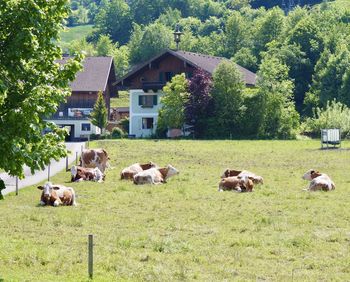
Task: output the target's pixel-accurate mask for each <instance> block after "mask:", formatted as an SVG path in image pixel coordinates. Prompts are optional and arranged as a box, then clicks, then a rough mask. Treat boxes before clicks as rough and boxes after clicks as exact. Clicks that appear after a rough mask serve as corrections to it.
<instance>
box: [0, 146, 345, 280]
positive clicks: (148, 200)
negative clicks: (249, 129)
mask: <svg viewBox="0 0 350 282" xmlns="http://www.w3.org/2000/svg"><path fill="white" fill-rule="evenodd" d="M92 145H93V146H94V147H104V148H105V149H106V150H107V151H108V152H109V153H110V157H111V163H112V166H113V167H114V168H113V169H112V170H109V171H108V172H107V178H106V182H105V183H103V184H97V183H91V182H89V183H86V182H85V183H74V184H70V183H69V182H68V180H69V173H66V172H62V173H60V174H58V175H57V176H56V177H54V179H53V180H54V182H55V183H63V184H64V183H66V184H67V185H71V186H72V187H74V188H75V190H76V193H77V195H78V200H77V201H78V204H79V205H78V206H77V207H59V208H53V207H39V206H38V202H39V198H40V191H39V190H38V189H36V187H29V188H27V189H24V190H21V191H20V195H19V196H18V197H16V196H15V195H9V196H7V197H6V199H5V201H1V202H0V214H1V217H0V280H1V278H2V279H4V281H87V280H88V279H87V235H88V234H94V235H95V252H94V258H95V265H94V269H95V273H94V280H95V281H186V280H198V281H349V280H350V224H349V222H350V201H349V199H350V197H349V196H350V174H349V168H350V165H349V162H350V149H349V148H350V142H344V143H343V149H341V150H328V151H326V150H322V151H321V150H319V149H318V148H319V147H320V144H319V142H318V141H185V140H182V141H157V142H156V141H153V140H118V141H104V142H102V141H101V142H100V143H92ZM149 160H152V161H154V162H156V163H157V164H159V165H166V164H168V163H171V164H172V165H174V166H175V167H176V168H178V169H179V170H180V174H179V175H177V176H174V177H173V178H171V179H170V180H169V181H168V183H167V184H164V185H158V186H151V185H145V186H135V185H133V184H132V183H131V182H127V181H121V180H119V172H120V170H121V169H122V168H123V167H125V166H128V165H130V164H131V163H134V162H145V161H149ZM227 167H232V168H245V169H249V170H251V171H253V172H256V173H257V174H259V175H262V176H263V177H264V180H265V184H264V185H263V186H260V187H256V190H255V192H254V193H244V194H238V193H233V192H223V193H219V192H217V184H218V182H219V179H220V175H221V173H222V172H223V170H224V169H225V168H227ZM310 168H317V169H319V170H320V171H322V172H326V173H328V174H329V175H330V176H331V177H332V179H333V180H334V182H335V183H336V186H337V188H336V190H335V191H333V192H328V193H326V192H315V193H309V192H305V191H302V189H303V188H305V187H306V186H307V182H306V181H304V180H302V179H301V175H302V174H303V173H304V172H305V171H306V170H308V169H310Z"/></svg>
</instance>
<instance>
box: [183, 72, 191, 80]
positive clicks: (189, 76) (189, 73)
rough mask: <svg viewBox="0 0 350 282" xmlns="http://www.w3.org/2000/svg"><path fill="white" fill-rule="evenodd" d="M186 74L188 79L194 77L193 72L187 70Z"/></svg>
mask: <svg viewBox="0 0 350 282" xmlns="http://www.w3.org/2000/svg"><path fill="white" fill-rule="evenodd" d="M185 76H186V78H187V79H190V78H192V76H193V73H192V72H186V73H185Z"/></svg>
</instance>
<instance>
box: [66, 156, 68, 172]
mask: <svg viewBox="0 0 350 282" xmlns="http://www.w3.org/2000/svg"><path fill="white" fill-rule="evenodd" d="M66 171H68V156H67V157H66Z"/></svg>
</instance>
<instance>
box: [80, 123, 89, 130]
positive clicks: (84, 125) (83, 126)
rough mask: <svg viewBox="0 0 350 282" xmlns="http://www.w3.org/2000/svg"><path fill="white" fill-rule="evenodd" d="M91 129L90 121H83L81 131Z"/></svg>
mask: <svg viewBox="0 0 350 282" xmlns="http://www.w3.org/2000/svg"><path fill="white" fill-rule="evenodd" d="M90 130H91V124H90V123H82V124H81V131H90Z"/></svg>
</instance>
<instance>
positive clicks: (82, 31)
mask: <svg viewBox="0 0 350 282" xmlns="http://www.w3.org/2000/svg"><path fill="white" fill-rule="evenodd" d="M92 28H93V25H91V24H87V25H77V26H74V27H66V29H65V30H64V31H62V32H61V33H60V36H61V42H62V43H69V42H71V41H73V40H81V39H83V38H85V37H86V36H87V35H88V34H89V33H90V32H91V31H92Z"/></svg>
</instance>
